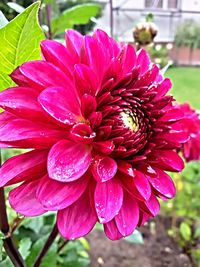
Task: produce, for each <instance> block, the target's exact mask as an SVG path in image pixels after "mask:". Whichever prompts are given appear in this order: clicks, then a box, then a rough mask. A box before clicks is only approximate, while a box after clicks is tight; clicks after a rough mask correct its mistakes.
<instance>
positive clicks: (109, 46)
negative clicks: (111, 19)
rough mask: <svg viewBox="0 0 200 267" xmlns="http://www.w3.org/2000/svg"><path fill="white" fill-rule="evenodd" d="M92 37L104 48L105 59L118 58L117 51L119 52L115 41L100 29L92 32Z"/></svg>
mask: <svg viewBox="0 0 200 267" xmlns="http://www.w3.org/2000/svg"><path fill="white" fill-rule="evenodd" d="M93 36H94V37H95V38H97V40H98V41H99V43H100V44H101V45H102V46H104V47H106V51H105V53H106V57H108V58H110V59H112V58H113V57H117V56H118V54H119V51H120V46H119V45H118V43H117V42H116V41H115V39H113V38H111V37H109V36H108V34H107V33H105V32H104V31H102V30H100V29H97V30H96V31H95V32H94V35H93Z"/></svg>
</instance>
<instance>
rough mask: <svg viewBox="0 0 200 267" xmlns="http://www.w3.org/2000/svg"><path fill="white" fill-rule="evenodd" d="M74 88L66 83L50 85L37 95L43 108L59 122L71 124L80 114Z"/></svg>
mask: <svg viewBox="0 0 200 267" xmlns="http://www.w3.org/2000/svg"><path fill="white" fill-rule="evenodd" d="M75 90H76V89H74V88H73V87H69V86H68V85H67V84H66V86H65V88H63V87H50V88H47V89H46V90H44V91H42V93H41V94H40V95H39V98H38V100H39V102H40V104H41V105H42V107H43V108H44V110H45V111H46V112H47V113H48V114H49V115H50V116H52V117H53V118H54V119H56V120H57V121H59V122H62V123H64V124H69V125H70V124H73V123H75V122H76V121H77V120H78V116H81V112H80V104H79V102H78V98H77V95H76V92H75Z"/></svg>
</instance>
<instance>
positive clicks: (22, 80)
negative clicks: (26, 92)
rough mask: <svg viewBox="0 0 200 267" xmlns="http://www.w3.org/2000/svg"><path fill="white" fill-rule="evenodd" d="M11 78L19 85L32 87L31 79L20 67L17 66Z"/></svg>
mask: <svg viewBox="0 0 200 267" xmlns="http://www.w3.org/2000/svg"><path fill="white" fill-rule="evenodd" d="M10 78H11V79H12V80H13V81H14V82H15V83H16V84H18V85H19V86H25V87H32V86H31V84H30V81H29V80H28V79H27V78H26V77H25V76H24V75H23V74H22V73H21V71H20V68H19V67H17V68H16V69H15V70H14V71H13V72H12V73H11V74H10Z"/></svg>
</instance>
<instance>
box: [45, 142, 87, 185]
mask: <svg viewBox="0 0 200 267" xmlns="http://www.w3.org/2000/svg"><path fill="white" fill-rule="evenodd" d="M91 159H92V158H91V147H90V146H86V145H82V144H77V143H74V142H72V141H67V140H61V141H59V142H58V143H56V144H55V145H54V146H53V147H52V149H51V150H50V152H49V156H48V164H47V167H48V173H49V177H50V178H52V179H54V180H57V181H60V182H71V181H74V180H76V179H79V178H80V177H81V176H82V175H83V174H84V173H85V172H86V171H87V169H88V168H89V166H90V163H91Z"/></svg>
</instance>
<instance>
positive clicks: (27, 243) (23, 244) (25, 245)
mask: <svg viewBox="0 0 200 267" xmlns="http://www.w3.org/2000/svg"><path fill="white" fill-rule="evenodd" d="M30 247H31V239H30V238H29V237H26V238H23V239H21V240H20V242H19V252H20V253H21V255H22V256H23V258H24V259H26V257H27V256H28V255H29V253H30Z"/></svg>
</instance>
